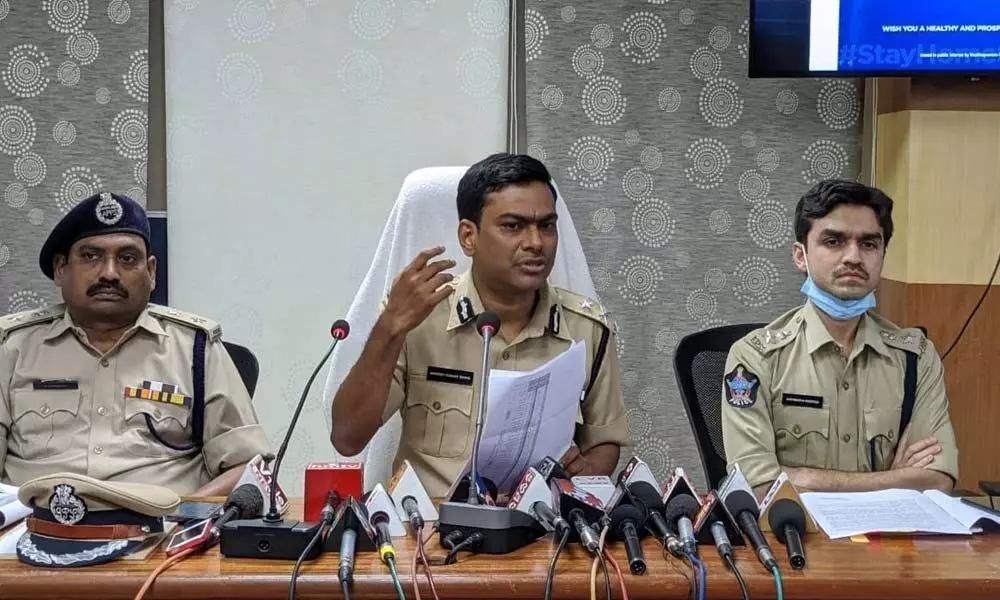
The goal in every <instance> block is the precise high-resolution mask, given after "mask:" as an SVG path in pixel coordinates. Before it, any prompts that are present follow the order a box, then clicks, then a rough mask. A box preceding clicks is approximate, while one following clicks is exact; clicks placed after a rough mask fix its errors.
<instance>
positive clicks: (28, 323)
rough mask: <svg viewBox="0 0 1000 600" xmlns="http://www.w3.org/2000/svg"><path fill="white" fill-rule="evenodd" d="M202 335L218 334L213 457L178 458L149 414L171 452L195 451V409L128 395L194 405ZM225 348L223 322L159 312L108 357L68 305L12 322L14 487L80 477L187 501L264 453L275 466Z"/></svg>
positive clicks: (1, 402) (209, 388) (2, 430)
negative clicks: (168, 394)
mask: <svg viewBox="0 0 1000 600" xmlns="http://www.w3.org/2000/svg"><path fill="white" fill-rule="evenodd" d="M198 329H203V330H205V331H206V333H207V334H208V336H207V337H208V342H207V343H206V349H205V419H204V423H205V427H204V436H203V441H204V446H203V447H202V448H201V449H200V450H199V449H193V450H189V451H180V450H174V449H171V448H169V447H167V446H165V445H164V444H162V443H161V442H159V441H158V440H157V439H156V438H154V437H153V436H152V435H151V434H150V432H149V429H148V428H147V424H146V417H145V415H149V416H150V417H151V419H152V423H153V425H154V427H155V428H156V430H157V432H158V433H159V435H160V437H162V438H163V439H164V440H166V441H167V442H169V443H170V444H172V445H177V446H183V445H186V444H190V443H191V408H190V405H191V402H190V400H188V401H187V402H186V403H183V402H182V403H179V404H175V403H172V402H170V401H164V400H152V399H143V398H142V397H141V395H142V392H139V395H140V397H137V398H136V397H129V396H128V389H127V388H138V389H139V390H141V389H142V388H147V389H151V390H152V389H157V388H161V389H162V388H163V387H164V386H176V390H175V391H176V393H178V394H180V397H178V396H173V397H172V399H173V400H174V401H178V402H179V401H181V400H183V398H184V397H187V398H190V397H191V395H192V394H193V392H194V382H193V374H192V361H193V355H194V339H195V333H196V330H198ZM220 337H221V328H219V326H218V325H217V324H215V323H212V322H210V321H207V320H206V319H202V318H201V317H196V316H194V315H188V314H186V313H182V312H180V311H176V310H174V309H170V308H165V307H160V306H156V305H152V304H151V305H149V306H148V307H147V308H146V310H144V311H143V312H142V314H141V315H140V316H139V318H138V320H137V321H136V323H135V325H134V326H133V327H132V328H131V329H130V330H129V331H128V332H126V333H125V334H124V335H123V336H122V338H121V340H120V341H119V342H118V343H117V344H116V345H115V347H114V348H112V349H111V350H109V351H108V352H107V353H106V354H104V355H101V353H100V352H99V351H98V350H97V349H96V348H94V347H93V346H91V345H90V344H89V343H88V342H87V338H86V334H85V333H84V332H83V330H82V329H80V328H78V327H76V326H75V325H74V323H73V320H72V318H71V317H70V316H69V313H68V312H66V311H65V309H64V307H63V306H62V305H57V306H53V307H50V308H47V309H40V310H37V311H30V312H24V313H18V314H15V315H8V316H6V317H3V318H2V319H0V473H2V477H3V480H4V481H8V482H11V483H13V484H15V485H19V484H21V483H24V482H25V481H28V480H30V479H33V478H35V477H40V476H42V475H47V474H50V473H56V472H60V471H69V472H73V473H79V474H82V475H87V476H90V477H93V478H95V479H101V480H108V481H124V482H137V483H150V484H156V485H160V486H164V487H167V488H170V489H172V490H174V491H175V492H176V493H178V494H181V495H184V494H189V493H191V492H194V491H195V490H196V489H198V488H199V487H201V486H202V485H204V484H206V483H208V482H209V481H211V480H212V479H213V478H215V477H217V476H218V475H220V474H222V473H223V472H224V471H226V470H227V469H229V468H231V467H234V466H238V465H241V464H243V463H246V462H247V461H249V460H251V459H252V458H253V457H254V456H255V455H257V454H261V455H263V456H264V457H265V458H269V457H270V456H272V451H271V446H270V443H269V441H268V439H267V436H266V435H265V433H264V429H263V428H262V427H261V426H260V425H259V424H258V422H257V415H256V414H255V412H254V409H253V405H252V404H251V402H250V396H249V394H248V392H247V390H246V386H245V385H244V384H243V381H242V379H240V376H239V373H238V372H237V370H236V366H235V365H234V364H233V361H232V359H231V358H230V357H229V354H228V352H227V351H226V349H225V346H223V344H222V341H221V339H220ZM168 389H169V388H168ZM147 395H148V396H153V394H147ZM185 404H186V405H185ZM5 455H6V460H4V456H5Z"/></svg>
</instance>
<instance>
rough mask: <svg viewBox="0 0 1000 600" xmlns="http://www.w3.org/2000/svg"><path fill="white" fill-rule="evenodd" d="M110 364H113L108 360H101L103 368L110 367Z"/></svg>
mask: <svg viewBox="0 0 1000 600" xmlns="http://www.w3.org/2000/svg"><path fill="white" fill-rule="evenodd" d="M110 364H111V363H110V362H108V359H106V358H102V359H101V366H102V367H106V366H108V365H110Z"/></svg>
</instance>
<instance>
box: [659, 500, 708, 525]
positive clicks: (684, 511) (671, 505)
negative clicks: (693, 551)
mask: <svg viewBox="0 0 1000 600" xmlns="http://www.w3.org/2000/svg"><path fill="white" fill-rule="evenodd" d="M699 510H701V505H700V504H698V500H696V499H695V497H694V496H692V495H691V494H680V495H677V496H674V497H673V498H671V499H670V501H669V502H667V507H666V509H664V516H665V517H666V518H667V523H670V526H671V527H673V525H674V523H676V522H677V519H679V518H681V517H687V518H689V519H691V520H692V521H693V520H694V519H695V517H696V516H697V515H698V511H699Z"/></svg>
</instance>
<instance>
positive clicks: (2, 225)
mask: <svg viewBox="0 0 1000 600" xmlns="http://www.w3.org/2000/svg"><path fill="white" fill-rule="evenodd" d="M148 11H149V6H148V4H147V3H146V2H140V1H137V0H111V1H98V0H41V1H37V0H36V1H33V2H17V1H11V0H0V192H2V195H3V202H0V314H4V313H7V312H15V311H19V310H26V309H30V308H36V307H38V306H41V305H44V304H46V303H48V302H51V301H56V300H58V299H59V294H58V290H57V289H56V288H55V286H54V285H53V284H52V282H51V281H49V280H48V279H46V278H45V276H44V275H42V273H41V271H39V269H38V251H39V249H40V248H41V245H42V242H43V241H44V240H45V237H46V236H47V235H48V232H49V231H50V230H51V229H52V227H53V226H55V224H56V222H58V220H59V219H61V218H62V216H63V215H64V214H65V213H66V212H67V211H68V210H69V209H70V208H72V207H73V206H74V205H75V204H76V203H77V202H79V201H80V200H82V199H84V198H86V197H88V196H90V195H92V194H94V193H96V192H98V191H100V190H114V191H117V192H121V193H124V194H126V195H128V196H131V197H132V198H134V199H135V200H137V201H139V202H141V203H143V204H144V203H145V201H146V147H147V141H146V140H147V136H146V103H147V100H148V95H149V67H148V65H147V54H148V50H147V48H148V38H149V32H148V23H149V13H148Z"/></svg>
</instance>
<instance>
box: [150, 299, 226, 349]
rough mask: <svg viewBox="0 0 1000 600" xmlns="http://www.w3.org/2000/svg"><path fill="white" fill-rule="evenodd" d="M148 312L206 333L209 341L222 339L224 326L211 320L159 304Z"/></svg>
mask: <svg viewBox="0 0 1000 600" xmlns="http://www.w3.org/2000/svg"><path fill="white" fill-rule="evenodd" d="M148 310H149V314H151V315H153V316H154V317H156V318H158V319H164V320H167V321H171V322H174V323H179V324H181V325H186V326H188V327H190V328H192V329H200V330H202V331H204V332H205V333H206V334H207V335H208V339H209V340H211V341H213V342H214V341H218V340H219V339H220V338H222V325H219V324H218V323H216V322H215V321H212V320H211V319H206V318H205V317H199V316H198V315H195V314H192V313H188V312H184V311H182V310H177V309H176V308H170V307H169V306H160V305H159V304H150V305H149V309H148Z"/></svg>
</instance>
